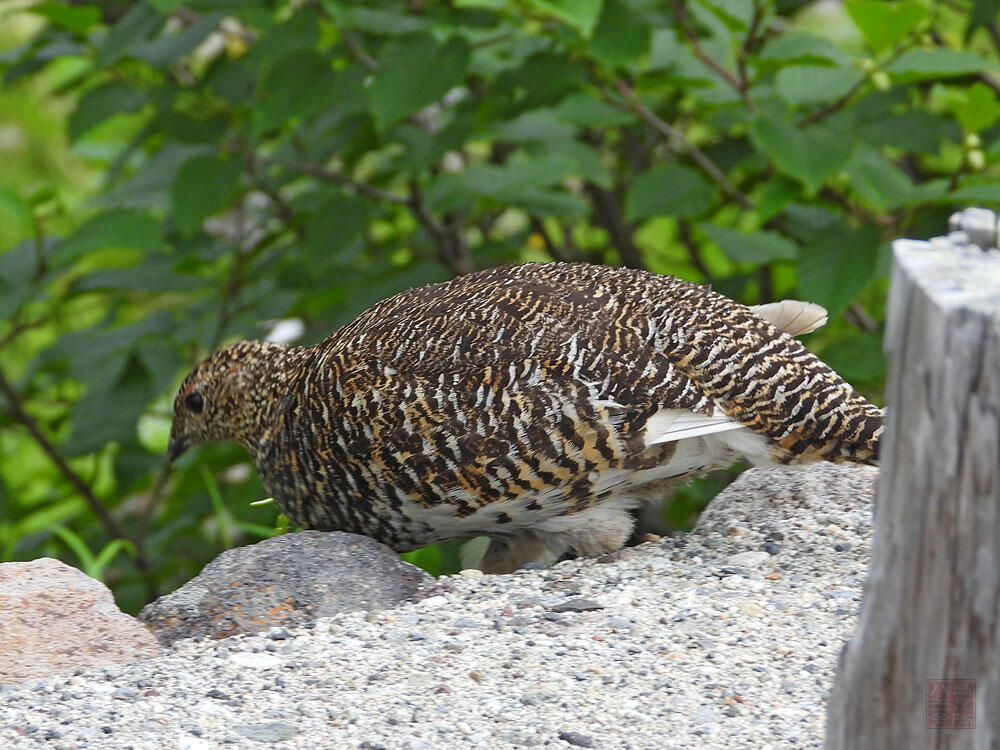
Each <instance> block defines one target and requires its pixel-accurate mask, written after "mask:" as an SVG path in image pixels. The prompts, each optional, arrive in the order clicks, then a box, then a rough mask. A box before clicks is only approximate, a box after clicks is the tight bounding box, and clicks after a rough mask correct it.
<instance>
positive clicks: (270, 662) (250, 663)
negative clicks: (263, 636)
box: [230, 651, 284, 669]
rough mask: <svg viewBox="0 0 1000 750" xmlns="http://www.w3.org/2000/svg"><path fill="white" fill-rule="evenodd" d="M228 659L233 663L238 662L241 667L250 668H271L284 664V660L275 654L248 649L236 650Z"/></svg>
mask: <svg viewBox="0 0 1000 750" xmlns="http://www.w3.org/2000/svg"><path fill="white" fill-rule="evenodd" d="M230 659H231V660H232V661H233V663H234V664H239V665H240V666H241V667H250V668H251V669H272V668H274V667H280V666H281V665H282V664H284V661H282V660H281V659H279V658H278V657H277V656H272V655H271V654H266V653H253V652H250V651H238V652H237V653H235V654H233V655H232V656H231V657H230Z"/></svg>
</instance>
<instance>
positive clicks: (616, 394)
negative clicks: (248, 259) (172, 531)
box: [170, 263, 882, 572]
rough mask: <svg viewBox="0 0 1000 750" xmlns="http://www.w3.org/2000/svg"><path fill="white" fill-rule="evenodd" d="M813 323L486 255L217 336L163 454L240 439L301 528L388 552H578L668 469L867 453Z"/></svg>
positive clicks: (861, 416) (797, 310)
mask: <svg viewBox="0 0 1000 750" xmlns="http://www.w3.org/2000/svg"><path fill="white" fill-rule="evenodd" d="M824 320H825V315H824V313H823V311H822V308H818V307H816V306H811V305H808V304H806V303H798V302H791V301H789V302H785V303H777V304H774V305H763V306H759V307H757V308H748V307H745V306H744V305H741V304H738V303H737V302H734V301H733V300H731V299H728V298H727V297H724V296H723V295H721V294H718V293H716V292H713V291H711V290H709V289H708V288H706V287H702V286H698V285H695V284H691V283H688V282H685V281H681V280H679V279H675V278H672V277H669V276H659V275H656V274H652V273H648V272H645V271H636V270H632V269H625V268H606V267H601V266H592V265H586V264H564V263H547V264H534V263H532V264H526V265H519V266H507V267H499V268H491V269H488V270H485V271H481V272H478V273H473V274H469V275H467V276H462V277H459V278H457V279H454V280H452V281H448V282H445V283H442V284H433V285H431V286H425V287H421V288H417V289H411V290H409V291H406V292H403V293H401V294H398V295H396V296H395V297H392V298H390V299H387V300H384V301H382V302H380V303H378V304H377V305H375V306H374V307H372V308H371V309H369V310H368V311H367V312H365V313H363V314H362V315H361V316H360V317H358V318H357V319H356V320H355V321H354V322H352V323H350V324H349V325H347V326H345V327H343V328H341V329H340V330H339V331H337V332H336V333H334V334H333V335H332V336H330V338H328V339H326V340H325V341H323V342H321V343H319V344H317V345H315V346H310V347H296V346H284V345H279V344H273V343H266V342H262V341H242V342H239V343H236V344H232V345H230V346H226V347H224V348H222V349H220V350H219V351H217V352H215V353H214V354H212V355H211V356H210V357H209V358H208V359H207V360H205V361H204V362H202V363H201V364H200V365H198V367H196V368H195V369H194V371H193V372H192V373H191V374H190V375H189V376H188V377H187V379H186V380H185V381H184V383H183V384H182V385H181V387H180V390H179V392H178V394H177V398H176V400H175V402H174V422H173V428H172V430H171V435H170V452H171V455H172V456H174V457H176V456H177V455H179V454H180V453H181V452H182V451H183V450H184V449H185V448H186V447H187V446H189V445H192V444H196V443H205V442H210V441H216V440H235V441H236V442H238V443H239V444H241V445H242V446H244V447H245V448H246V449H247V451H249V453H250V455H251V456H252V457H253V460H254V462H255V463H256V465H257V469H258V471H259V472H260V476H261V479H262V480H263V482H264V484H265V485H266V486H267V488H268V489H269V491H270V492H271V493H272V494H273V495H274V498H275V500H276V502H277V504H278V506H279V508H281V509H282V511H283V512H285V513H286V514H287V515H288V516H289V517H291V518H292V519H293V520H294V521H295V522H296V523H299V524H302V525H303V526H306V527H309V528H314V529H340V530H344V531H351V532H355V533H359V534H367V535H368V536H372V537H374V538H376V539H378V540H379V541H382V542H384V543H385V544H387V545H389V546H390V547H392V548H393V549H396V550H399V551H404V550H410V549H414V548H416V547H420V546H423V545H426V544H430V543H433V542H440V541H444V540H448V539H456V538H465V537H474V536H480V535H483V536H487V537H489V538H490V540H491V541H490V544H489V547H488V549H487V551H486V553H485V556H484V557H483V559H482V561H481V566H482V567H483V569H484V570H488V571H495V572H499V571H509V570H513V569H516V568H518V567H520V566H521V565H522V564H523V563H525V562H529V561H535V560H539V561H551V560H553V559H556V558H558V557H559V556H560V555H563V554H565V553H566V552H575V553H576V554H580V555H593V554H597V553H601V552H605V551H610V550H614V549H617V548H619V547H621V546H622V545H623V544H624V543H625V542H626V540H627V539H628V536H629V533H630V531H631V528H632V524H633V521H632V515H631V511H632V510H633V509H635V508H636V507H637V506H639V505H641V504H642V503H644V502H645V501H647V500H650V499H654V498H657V497H660V496H662V494H663V491H664V485H665V484H667V483H670V482H676V481H680V480H683V479H685V478H688V477H691V476H694V475H697V474H701V473H704V472H706V471H710V470H712V469H714V468H717V467H721V466H727V465H728V464H730V463H731V462H732V461H733V460H736V459H740V458H743V459H746V460H748V461H750V462H751V463H778V464H789V463H794V462H802V461H810V460H817V459H826V460H830V461H845V460H846V461H856V462H860V463H870V464H874V463H877V461H878V443H879V437H880V435H881V434H882V414H881V411H880V410H879V409H878V408H877V407H875V406H873V405H872V404H870V403H869V402H867V401H866V400H865V399H864V398H862V397H861V396H860V395H858V394H857V393H856V392H855V391H854V390H853V389H852V388H851V387H850V386H849V385H848V384H847V383H846V382H845V381H844V380H842V379H841V378H840V377H839V376H838V375H837V374H836V373H835V372H834V371H833V370H831V369H830V368H829V367H828V366H827V365H825V364H824V363H823V362H821V361H820V360H819V359H818V358H817V357H816V356H815V355H813V354H812V353H810V352H809V351H808V350H807V349H806V348H805V347H804V346H803V345H802V344H801V343H799V342H798V341H797V340H796V339H795V338H793V336H792V335H791V333H800V332H804V331H806V330H811V329H812V328H814V327H816V326H818V325H821V324H822V322H823V321H824ZM769 321H772V322H773V323H774V324H772V322H769ZM776 326H777V327H776ZM779 327H780V328H779ZM782 329H783V330H782ZM789 332H791V333H789Z"/></svg>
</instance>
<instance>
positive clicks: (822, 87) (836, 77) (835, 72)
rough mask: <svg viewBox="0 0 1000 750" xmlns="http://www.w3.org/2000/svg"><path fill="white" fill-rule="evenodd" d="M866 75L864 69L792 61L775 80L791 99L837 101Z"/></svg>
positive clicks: (809, 101)
mask: <svg viewBox="0 0 1000 750" xmlns="http://www.w3.org/2000/svg"><path fill="white" fill-rule="evenodd" d="M864 79H865V74H864V73H862V72H861V71H860V70H855V69H852V68H831V67H826V66H819V65H790V66H787V67H784V68H782V69H781V70H779V71H778V74H777V75H776V76H775V78H774V83H775V88H777V90H778V94H780V95H781V97H782V98H783V99H785V100H786V101H788V102H791V103H793V104H823V103H826V102H834V101H836V100H837V99H839V98H840V97H842V96H843V95H844V94H846V93H847V92H848V91H850V90H851V89H852V88H854V87H855V86H856V85H857V84H859V83H861V81H863V80H864Z"/></svg>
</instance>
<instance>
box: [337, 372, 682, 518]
mask: <svg viewBox="0 0 1000 750" xmlns="http://www.w3.org/2000/svg"><path fill="white" fill-rule="evenodd" d="M338 401H339V402H340V404H342V406H341V407H339V408H347V409H350V410H351V411H352V412H353V413H352V414H350V415H349V418H348V419H346V420H344V421H345V423H349V424H351V425H355V426H360V428H359V429H358V431H357V432H356V433H354V434H351V435H345V436H344V438H345V442H346V443H347V444H348V446H349V451H350V453H351V454H352V460H354V461H356V462H357V463H358V464H359V465H364V466H366V467H373V469H372V471H373V475H372V477H371V483H372V484H373V485H381V486H387V485H388V486H393V487H396V488H398V489H400V490H402V491H403V492H405V493H406V494H407V495H408V496H409V497H411V498H414V501H415V502H419V503H420V504H421V505H423V506H424V507H437V506H450V507H453V508H456V510H455V513H456V514H457V515H459V516H462V515H463V514H466V515H473V514H475V513H476V512H477V511H478V510H480V509H482V508H484V507H485V506H486V505H489V504H490V503H493V502H497V501H499V500H501V499H505V500H516V499H517V498H525V509H526V512H528V511H530V512H538V513H542V512H547V511H545V508H543V507H541V506H542V505H545V504H546V503H549V504H551V511H552V512H556V511H558V510H559V509H560V508H563V509H564V508H565V503H574V502H580V503H585V504H587V503H591V502H594V501H595V498H594V497H593V495H594V493H593V492H592V490H593V486H594V484H595V482H597V481H598V478H599V477H602V476H605V475H606V474H607V472H608V471H610V470H613V469H616V468H623V467H624V468H628V467H629V466H630V464H631V463H632V462H634V461H635V460H638V459H639V458H640V457H641V459H642V461H647V462H652V463H655V460H654V458H655V457H651V456H648V455H644V454H645V453H646V452H647V451H646V449H647V447H648V446H647V444H646V434H645V430H644V425H645V423H646V420H647V419H648V416H649V415H650V414H652V413H654V412H655V411H656V409H657V407H656V406H655V405H647V406H646V407H645V408H640V407H638V406H634V405H633V406H626V405H623V404H620V403H618V402H616V401H614V400H611V399H608V398H605V397H603V396H602V395H601V393H600V392H599V385H598V384H593V383H586V382H584V381H581V380H578V379H576V378H575V377H574V376H573V375H572V374H571V373H568V372H565V370H563V371H560V369H559V367H558V366H557V365H555V364H553V363H544V362H535V361H532V360H526V361H522V362H518V363H512V364H511V365H510V366H508V367H486V368H481V369H480V370H478V371H464V372H459V373H439V374H438V375H436V376H425V375H422V374H413V373H406V372H399V371H395V370H393V369H391V368H389V369H385V368H383V369H382V371H381V372H377V371H375V370H374V369H372V370H369V371H368V374H364V373H361V372H355V373H354V374H353V375H352V376H351V377H349V378H347V379H346V380H342V385H341V392H340V394H339V395H338ZM656 450H659V449H658V448H657V449H654V452H655V451H656ZM664 450H666V449H664ZM532 502H534V503H536V504H540V505H539V507H529V506H530V505H531V503H532ZM514 507H515V509H516V508H517V507H519V506H517V504H516V503H515V505H514ZM511 512H513V511H511Z"/></svg>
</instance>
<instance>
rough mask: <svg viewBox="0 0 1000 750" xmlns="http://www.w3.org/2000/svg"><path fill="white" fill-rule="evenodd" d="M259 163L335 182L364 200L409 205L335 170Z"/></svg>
mask: <svg viewBox="0 0 1000 750" xmlns="http://www.w3.org/2000/svg"><path fill="white" fill-rule="evenodd" d="M259 161H260V163H262V164H274V165H277V166H279V167H284V168H285V169H291V170H292V171H294V172H301V173H302V174H307V175H309V176H310V177H317V178H319V179H321V180H326V181H327V182H336V183H337V184H338V185H344V186H346V187H349V188H351V189H352V190H354V191H355V192H357V193H360V194H361V195H363V196H365V197H366V198H371V199H372V200H376V201H383V202H385V203H395V204H396V205H397V206H408V205H409V200H408V199H407V198H403V197H401V196H398V195H393V194H392V193H388V192H386V191H385V190H380V189H379V188H377V187H373V186H371V185H368V184H367V183H364V182H358V181H357V180H355V179H352V178H351V177H348V176H347V175H346V174H344V173H343V172H338V171H337V170H335V169H328V168H327V167H324V166H322V165H320V164H313V163H311V162H306V161H295V160H290V159H275V158H270V157H265V158H262V159H260V160H259Z"/></svg>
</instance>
